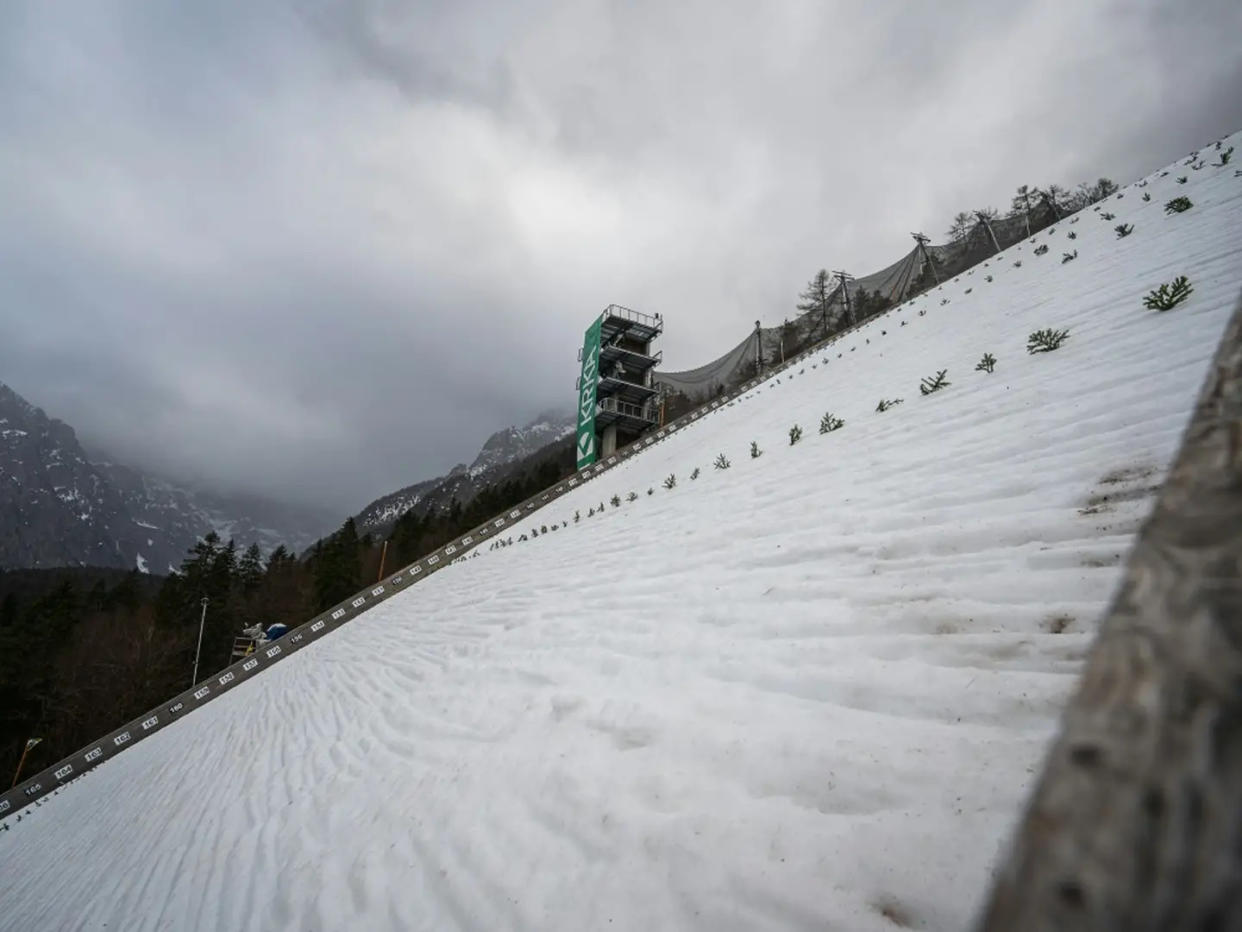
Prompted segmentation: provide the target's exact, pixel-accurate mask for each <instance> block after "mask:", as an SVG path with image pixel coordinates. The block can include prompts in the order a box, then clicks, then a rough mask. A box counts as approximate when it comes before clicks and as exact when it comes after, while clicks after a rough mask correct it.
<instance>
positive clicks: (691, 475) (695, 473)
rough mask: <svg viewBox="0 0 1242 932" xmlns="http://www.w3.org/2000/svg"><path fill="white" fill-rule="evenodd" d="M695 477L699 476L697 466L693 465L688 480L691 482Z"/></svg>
mask: <svg viewBox="0 0 1242 932" xmlns="http://www.w3.org/2000/svg"><path fill="white" fill-rule="evenodd" d="M697 478H699V467H697V466H695V467H694V472H692V473H690V481H691V482H693V481H694V480H695V479H697Z"/></svg>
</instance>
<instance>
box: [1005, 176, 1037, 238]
mask: <svg viewBox="0 0 1242 932" xmlns="http://www.w3.org/2000/svg"><path fill="white" fill-rule="evenodd" d="M1011 203H1012V211H1011V213H1010V216H1012V217H1017V216H1019V215H1021V217H1022V219H1023V220H1024V221H1025V223H1026V235H1027V236H1030V235H1031V205H1032V204H1034V203H1035V193H1034V192H1033V191H1032V190H1031V186H1030V185H1025V184H1024V185H1019V186H1018V191H1017V193H1016V194H1014V196H1013V201H1012V202H1011Z"/></svg>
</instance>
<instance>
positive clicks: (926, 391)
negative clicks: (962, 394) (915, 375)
mask: <svg viewBox="0 0 1242 932" xmlns="http://www.w3.org/2000/svg"><path fill="white" fill-rule="evenodd" d="M948 371H949V370H948V369H941V370H940V371H939V372H937V373H936V374H935V376H925V377H924V378H923V380H922V381H921V382H920V383H919V393H920V394H923V395H930V394H932V393H933V392H938V391H940V389H942V388H948V387H949V386H950V385H952V384H953V383H952V382H950V381H949V380H948V379H946V378H945V375H946V374H947V373H948Z"/></svg>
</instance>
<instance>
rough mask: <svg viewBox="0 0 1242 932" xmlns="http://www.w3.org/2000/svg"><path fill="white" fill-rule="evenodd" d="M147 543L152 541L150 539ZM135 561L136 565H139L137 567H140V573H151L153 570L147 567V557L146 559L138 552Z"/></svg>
mask: <svg viewBox="0 0 1242 932" xmlns="http://www.w3.org/2000/svg"><path fill="white" fill-rule="evenodd" d="M147 543H148V544H149V543H151V542H150V541H147ZM134 562H135V564H136V565H137V567H138V572H139V573H149V572H151V571H150V570H149V569H147V561H146V559H144V558H143V556H142V554H138V555H137V556H136V557H135V561H134Z"/></svg>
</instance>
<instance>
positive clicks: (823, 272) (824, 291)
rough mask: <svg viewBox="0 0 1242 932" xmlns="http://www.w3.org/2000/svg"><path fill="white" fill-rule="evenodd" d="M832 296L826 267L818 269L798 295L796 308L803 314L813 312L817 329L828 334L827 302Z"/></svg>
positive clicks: (830, 282) (830, 280) (830, 281)
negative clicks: (817, 324) (817, 322)
mask: <svg viewBox="0 0 1242 932" xmlns="http://www.w3.org/2000/svg"><path fill="white" fill-rule="evenodd" d="M831 297H832V278H831V277H829V275H828V270H827V269H820V270H819V271H818V272H816V273H815V277H814V278H812V279H811V280H810V282H808V283H807V286H806V290H805V291H803V292H802V293H801V294H800V295H798V310H799V311H801V312H802V313H804V314H815V315H816V318H817V319H818V321H819V330H820V333H821V334H822V335H823V336H825V337H826V336H828V303H829V299H830V298H831Z"/></svg>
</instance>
